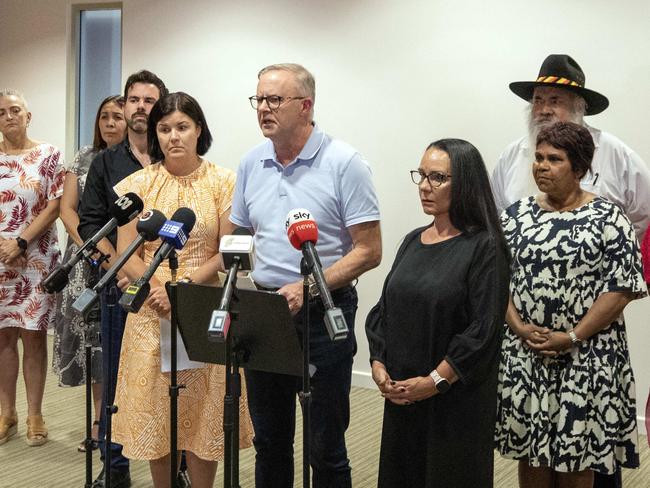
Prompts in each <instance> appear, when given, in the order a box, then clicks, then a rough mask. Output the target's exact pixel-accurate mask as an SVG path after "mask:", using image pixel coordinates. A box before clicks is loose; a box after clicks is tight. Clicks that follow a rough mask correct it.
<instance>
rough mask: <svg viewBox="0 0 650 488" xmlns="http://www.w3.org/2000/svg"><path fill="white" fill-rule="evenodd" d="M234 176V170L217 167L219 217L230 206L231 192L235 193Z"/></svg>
mask: <svg viewBox="0 0 650 488" xmlns="http://www.w3.org/2000/svg"><path fill="white" fill-rule="evenodd" d="M235 180H236V176H235V173H234V171H231V170H229V169H225V168H218V184H217V189H218V191H216V192H215V193H216V196H217V212H218V214H219V217H221V216H222V215H223V214H224V212H227V211H228V210H229V209H230V207H231V206H232V201H233V194H234V193H235Z"/></svg>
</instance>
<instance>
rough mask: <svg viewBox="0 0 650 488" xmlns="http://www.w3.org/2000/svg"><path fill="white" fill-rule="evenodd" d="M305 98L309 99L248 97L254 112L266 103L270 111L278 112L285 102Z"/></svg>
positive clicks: (275, 96) (270, 96)
mask: <svg viewBox="0 0 650 488" xmlns="http://www.w3.org/2000/svg"><path fill="white" fill-rule="evenodd" d="M305 98H307V97H280V96H278V95H269V96H268V97H258V96H255V95H253V96H252V97H248V101H249V102H251V107H253V110H257V109H258V108H260V107H261V106H262V104H263V103H264V102H265V101H266V105H267V107H269V110H277V109H279V108H280V105H282V104H283V103H285V102H290V101H291V100H304V99H305Z"/></svg>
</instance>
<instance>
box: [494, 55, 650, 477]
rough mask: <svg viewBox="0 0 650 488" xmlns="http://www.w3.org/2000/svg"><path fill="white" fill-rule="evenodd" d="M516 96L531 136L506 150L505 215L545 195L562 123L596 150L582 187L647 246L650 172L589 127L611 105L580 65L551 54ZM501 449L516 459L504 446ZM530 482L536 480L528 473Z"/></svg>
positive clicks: (499, 199)
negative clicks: (547, 152)
mask: <svg viewBox="0 0 650 488" xmlns="http://www.w3.org/2000/svg"><path fill="white" fill-rule="evenodd" d="M510 90H512V92H513V93H515V94H516V95H517V96H519V97H520V98H523V99H524V100H526V101H527V102H529V110H528V134H527V135H526V136H524V137H521V138H520V139H518V140H516V141H514V142H513V143H511V144H510V145H509V146H508V147H506V149H505V150H504V151H503V153H502V154H501V156H500V158H499V161H498V163H497V166H496V168H495V169H494V172H493V174H492V188H493V191H494V198H495V200H496V203H497V207H498V208H499V210H504V209H506V208H508V207H509V206H510V205H512V204H513V203H515V202H517V201H518V200H521V199H522V198H527V197H529V196H531V195H535V194H537V193H539V190H538V188H537V186H536V185H535V182H534V180H533V176H532V164H533V161H534V160H535V142H536V139H537V134H538V133H539V132H540V130H541V129H543V128H544V127H547V126H549V125H552V124H554V123H556V122H574V123H577V124H581V125H584V126H585V127H587V129H588V130H589V132H590V134H591V136H592V138H593V140H594V144H595V147H596V150H595V153H594V157H593V160H592V165H591V172H590V173H587V174H586V175H585V176H584V177H583V178H582V180H581V182H580V186H581V187H582V188H583V189H584V190H586V191H589V192H591V193H595V194H597V195H600V196H602V197H605V198H607V199H609V200H610V201H613V202H615V203H617V204H618V205H619V206H620V207H621V208H622V209H623V210H624V211H625V213H626V214H627V216H628V218H629V219H630V220H631V221H632V223H633V224H634V228H635V231H636V234H637V237H638V239H639V240H641V239H642V237H643V234H644V232H645V230H646V228H647V227H648V223H649V222H650V170H649V169H648V167H647V166H646V164H645V162H644V161H643V160H642V159H641V158H640V157H639V155H638V154H637V153H635V152H634V151H633V150H632V149H630V148H629V147H628V146H627V145H625V144H624V143H623V142H622V141H621V140H620V139H618V138H617V137H615V136H613V135H612V134H609V133H607V132H604V131H601V130H599V129H595V128H593V127H590V126H589V125H587V124H585V122H584V117H585V116H587V115H596V114H599V113H601V112H603V111H604V110H605V109H606V108H607V107H608V106H609V100H608V99H607V97H605V96H604V95H602V94H600V93H598V92H596V91H594V90H590V89H588V88H586V87H585V74H584V72H583V71H582V68H581V67H580V65H579V64H578V63H577V62H576V61H575V60H574V59H573V58H572V57H571V56H568V55H566V54H551V55H549V56H548V57H547V58H546V59H545V60H544V62H543V63H542V67H541V68H540V70H539V74H538V76H537V78H536V79H535V80H534V81H515V82H513V83H510ZM634 435H636V434H634ZM595 441H596V440H595ZM538 442H539V443H541V442H542V441H539V440H538ZM497 444H499V440H497ZM498 448H499V450H500V451H501V452H502V453H503V454H504V455H505V456H506V457H510V456H508V453H507V452H504V449H505V448H504V447H503V446H498ZM505 450H506V451H507V449H505ZM612 450H613V451H614V452H615V453H616V459H615V460H614V461H615V463H616V464H618V463H621V459H619V457H618V454H620V453H621V451H623V450H624V449H623V448H621V447H620V446H611V445H603V446H602V449H601V451H602V452H603V456H605V455H608V454H611V453H612ZM578 454H579V453H578ZM522 461H523V462H524V463H525V464H526V465H527V464H529V463H530V466H539V465H546V464H548V463H549V462H550V461H549V460H545V461H544V462H539V463H538V461H539V460H531V459H525V460H522ZM636 462H638V458H636V459H635V460H632V461H631V464H626V466H629V467H634V464H635V463H636ZM520 469H521V465H520ZM594 471H595V470H594ZM520 474H521V472H520ZM524 476H526V473H524ZM528 476H529V477H531V476H534V474H533V473H528ZM593 487H594V488H605V487H607V488H609V487H612V488H618V487H622V480H621V471H620V467H618V468H617V470H616V472H615V473H614V474H609V475H608V474H603V473H598V472H595V473H594V484H593Z"/></svg>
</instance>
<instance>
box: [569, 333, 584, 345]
mask: <svg viewBox="0 0 650 488" xmlns="http://www.w3.org/2000/svg"><path fill="white" fill-rule="evenodd" d="M568 334H569V337H570V338H571V344H572V345H574V346H579V345H580V344H582V339H579V338H578V336H577V335H576V333H575V331H574V330H573V329H571V330H570V331H569V332H568Z"/></svg>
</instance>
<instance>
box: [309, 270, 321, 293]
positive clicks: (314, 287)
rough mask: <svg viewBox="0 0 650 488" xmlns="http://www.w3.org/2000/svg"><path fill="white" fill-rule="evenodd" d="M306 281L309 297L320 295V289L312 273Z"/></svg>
mask: <svg viewBox="0 0 650 488" xmlns="http://www.w3.org/2000/svg"><path fill="white" fill-rule="evenodd" d="M307 283H308V284H309V298H311V299H314V298H318V297H319V296H320V290H319V289H318V284H317V283H316V280H315V279H314V276H313V275H309V276H308V277H307Z"/></svg>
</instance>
